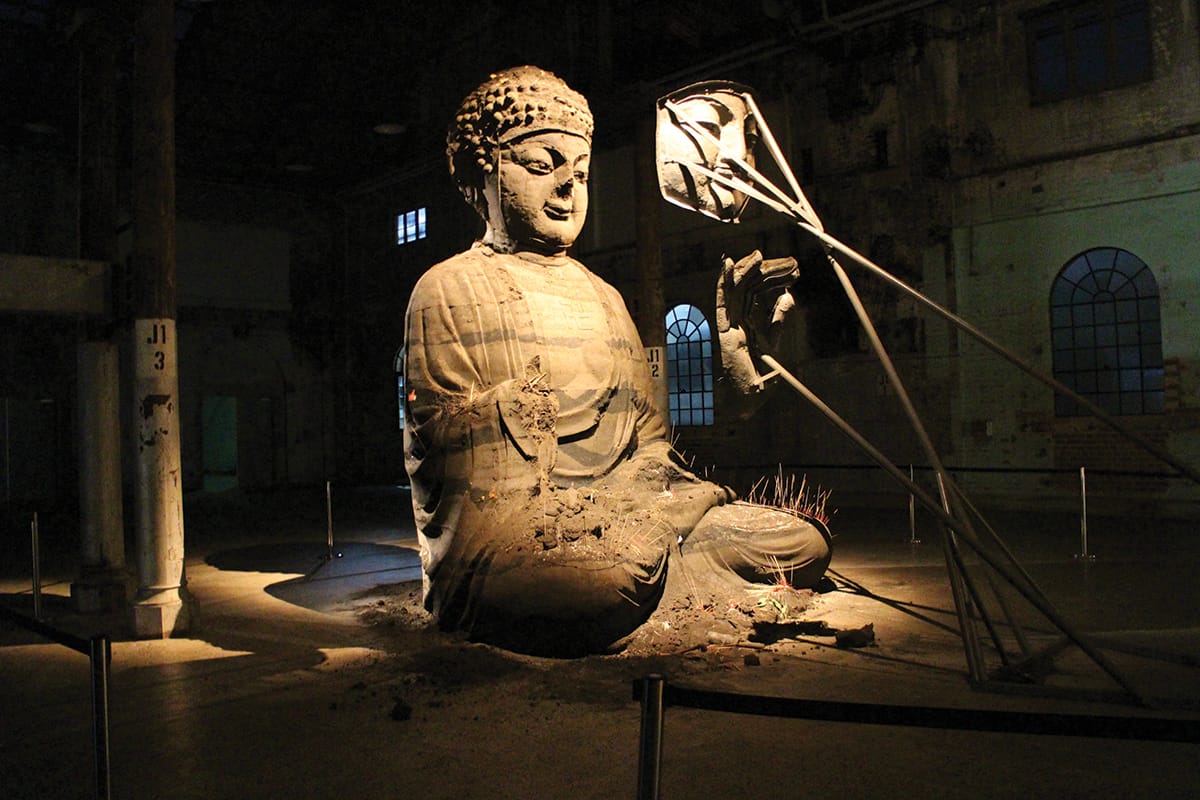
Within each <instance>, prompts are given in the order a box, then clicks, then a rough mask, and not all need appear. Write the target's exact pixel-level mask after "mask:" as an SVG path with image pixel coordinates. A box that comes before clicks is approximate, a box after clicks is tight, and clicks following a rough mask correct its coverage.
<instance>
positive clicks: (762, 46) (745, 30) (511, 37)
mask: <svg viewBox="0 0 1200 800" xmlns="http://www.w3.org/2000/svg"><path fill="white" fill-rule="evenodd" d="M135 5H136V2H135V1H134V0H120V2H116V3H111V4H98V3H95V2H92V3H87V2H78V0H77V1H76V2H65V1H62V0H58V1H56V0H0V53H3V62H2V63H3V67H4V71H5V75H4V80H3V81H2V85H0V109H3V115H2V116H3V119H2V120H0V148H3V149H2V150H0V155H3V153H4V152H5V151H9V152H11V151H13V150H14V149H20V148H33V149H38V150H44V151H52V150H58V151H59V152H61V153H65V154H68V155H69V154H71V153H73V152H74V148H75V141H76V139H75V136H76V131H75V125H76V122H75V121H76V117H77V113H76V106H77V103H78V90H77V88H76V87H77V72H78V67H77V58H76V54H75V51H74V48H73V40H72V37H73V34H74V31H75V29H76V28H77V26H78V24H79V22H78V21H79V20H80V19H81V16H80V13H81V12H80V9H81V8H84V9H86V8H87V7H88V6H95V7H97V8H105V9H109V8H116V9H117V10H116V11H115V12H113V13H114V18H115V19H116V20H117V22H116V27H117V29H118V31H119V32H120V33H119V36H120V37H121V38H120V39H119V41H121V42H122V44H121V45H119V49H120V58H121V64H122V72H121V74H122V78H121V81H122V84H121V86H120V87H119V96H120V97H122V98H124V99H123V102H125V103H126V104H127V103H128V100H127V97H128V87H127V86H126V85H125V83H126V81H127V76H128V73H129V63H130V58H131V51H132V46H131V45H130V44H129V43H130V41H131V40H132V36H131V35H130V33H129V30H130V28H129V25H128V19H129V18H130V13H131V12H130V11H128V9H129V8H130V7H133V6H135ZM900 5H908V6H911V5H912V2H911V0H909V2H907V3H905V2H904V0H898V2H893V1H892V0H882V2H875V3H862V2H852V0H844V2H842V3H841V5H837V4H836V2H835V1H834V0H830V2H829V3H827V4H825V9H826V10H825V11H822V3H820V1H819V0H763V1H762V2H747V3H741V4H739V3H735V2H729V0H721V1H719V2H718V1H716V0H692V1H691V2H684V0H640V1H639V0H600V1H599V2H577V1H576V0H553V1H551V0H523V2H520V3H516V2H510V3H506V2H499V0H466V1H465V2H453V1H451V0H440V1H439V0H431V1H430V2H420V3H418V2H379V0H375V1H374V2H356V1H355V0H294V1H293V2H283V1H282V0H208V1H202V0H177V2H176V3H175V8H176V39H177V50H176V98H175V105H176V143H177V164H178V170H179V174H180V176H181V177H183V178H187V177H189V176H192V177H194V176H203V177H205V178H210V179H216V180H223V181H231V182H238V183H247V184H254V185H264V186H272V187H278V188H286V189H290V190H295V191H302V192H319V193H337V192H342V191H346V190H350V189H353V188H354V187H356V186H361V185H363V184H364V183H368V182H372V181H375V180H378V179H380V178H382V177H385V176H387V175H389V174H392V173H396V172H400V171H404V170H407V169H411V168H412V167H413V166H415V165H420V164H422V163H427V162H428V161H429V160H430V159H436V158H440V153H441V148H442V137H443V131H444V129H445V128H444V126H445V123H446V122H447V121H448V119H449V118H450V116H451V115H452V114H453V111H454V109H455V107H456V105H457V102H458V101H459V100H460V99H461V97H462V96H463V95H464V94H465V93H466V92H468V91H469V90H470V89H471V88H473V87H474V86H475V85H476V84H477V83H478V82H479V81H480V80H482V79H483V78H485V77H486V76H487V74H488V72H489V71H493V70H495V69H499V68H503V67H507V66H512V65H515V64H518V63H533V64H537V65H539V66H542V67H545V68H547V69H551V70H553V71H555V72H557V73H559V74H560V75H562V76H563V77H564V78H566V79H567V80H568V81H569V82H570V83H572V85H574V86H575V87H576V88H578V89H580V90H581V91H583V92H584V93H585V94H587V95H588V96H589V98H590V99H591V100H592V103H593V106H594V107H595V109H596V111H597V112H598V113H597V118H598V126H597V137H598V138H602V137H604V136H605V135H606V132H607V135H611V132H612V131H614V130H616V129H618V128H619V127H620V126H621V125H623V124H625V123H626V122H628V120H629V118H630V115H631V114H632V113H633V111H634V110H636V109H638V108H641V107H642V105H643V104H644V103H646V102H647V99H652V98H653V97H654V96H656V94H655V93H656V92H657V91H658V90H664V89H669V88H674V86H676V85H682V84H683V83H686V82H689V81H691V80H695V79H700V78H707V77H726V78H732V79H742V80H744V79H745V75H744V70H745V68H746V67H747V65H758V66H759V67H761V66H762V65H763V64H768V65H769V63H770V61H771V59H772V58H774V57H777V56H779V55H780V54H781V53H783V52H786V51H787V50H788V49H790V48H794V47H795V46H796V45H797V44H798V43H799V42H801V41H812V40H813V39H814V38H819V37H820V36H821V35H824V34H826V33H828V32H830V31H832V30H835V28H834V27H833V22H835V21H837V20H851V21H853V19H858V18H863V19H865V18H866V17H865V16H863V15H864V14H865V13H866V12H877V11H878V10H880V9H883V10H885V11H886V10H887V9H888V7H892V8H895V7H897V6H900ZM518 9H519V10H518ZM822 14H827V16H825V17H823V16H822ZM828 15H832V18H831V17H830V16H828ZM844 27H845V25H844V24H843V25H842V28H844ZM739 71H740V72H739ZM647 107H648V106H647ZM122 112H123V113H124V118H127V117H128V114H127V109H122ZM380 125H388V126H391V128H390V132H383V133H381V132H379V130H377V126H380ZM606 125H607V127H606ZM384 130H388V129H384Z"/></svg>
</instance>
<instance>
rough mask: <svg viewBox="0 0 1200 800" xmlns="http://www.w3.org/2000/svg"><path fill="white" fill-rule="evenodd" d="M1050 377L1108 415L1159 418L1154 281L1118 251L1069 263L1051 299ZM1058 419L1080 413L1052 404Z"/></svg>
mask: <svg viewBox="0 0 1200 800" xmlns="http://www.w3.org/2000/svg"><path fill="white" fill-rule="evenodd" d="M1050 336H1051V341H1052V343H1053V359H1054V377H1055V378H1056V379H1057V380H1059V381H1061V382H1062V383H1064V384H1066V385H1067V386H1068V387H1069V388H1071V389H1074V390H1075V391H1076V392H1077V393H1078V394H1080V395H1082V396H1083V397H1086V398H1087V399H1088V400H1091V401H1092V402H1094V403H1096V404H1097V405H1098V406H1100V408H1102V409H1103V410H1104V411H1105V412H1107V413H1109V414H1114V415H1117V414H1161V413H1163V411H1164V410H1165V407H1164V401H1165V392H1164V390H1163V355H1162V324H1161V318H1160V314H1159V303H1158V283H1157V282H1156V281H1155V279H1154V274H1153V273H1152V272H1151V271H1150V268H1149V267H1148V266H1146V264H1145V263H1144V262H1143V261H1142V260H1141V259H1139V258H1138V257H1137V256H1135V255H1133V254H1132V253H1130V252H1127V251H1125V250H1119V249H1116V248H1112V247H1100V248H1096V249H1093V250H1088V251H1086V252H1084V253H1081V254H1080V255H1078V256H1076V257H1075V258H1074V259H1072V260H1071V261H1070V262H1069V263H1068V264H1067V265H1066V266H1065V267H1063V269H1062V271H1061V272H1060V273H1059V275H1058V278H1056V279H1055V282H1054V287H1053V289H1052V290H1051V298H1050ZM1054 410H1055V413H1056V414H1057V415H1058V416H1080V415H1083V414H1086V413H1087V412H1086V411H1085V410H1084V409H1082V408H1080V407H1079V405H1078V404H1077V403H1076V402H1075V401H1073V400H1071V399H1070V398H1067V397H1062V396H1058V397H1056V398H1055V407H1054Z"/></svg>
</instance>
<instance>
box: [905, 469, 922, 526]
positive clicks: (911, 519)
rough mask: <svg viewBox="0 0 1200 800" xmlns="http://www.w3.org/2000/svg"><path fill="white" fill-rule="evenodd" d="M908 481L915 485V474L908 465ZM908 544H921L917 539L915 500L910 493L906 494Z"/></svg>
mask: <svg viewBox="0 0 1200 800" xmlns="http://www.w3.org/2000/svg"><path fill="white" fill-rule="evenodd" d="M908 480H909V482H910V483H916V473H914V472H913V466H912V464H909V465H908ZM908 543H909V544H920V543H921V540H920V539H918V538H917V498H916V496H915V495H914V494H913V493H912V492H909V493H908Z"/></svg>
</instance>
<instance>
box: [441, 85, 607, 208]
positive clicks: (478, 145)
mask: <svg viewBox="0 0 1200 800" xmlns="http://www.w3.org/2000/svg"><path fill="white" fill-rule="evenodd" d="M539 130H556V131H566V132H567V133H574V134H578V135H579V136H582V137H584V138H585V139H587V140H588V141H589V142H590V141H591V139H592V112H591V110H590V109H589V108H588V104H587V100H586V99H585V98H584V96H583V95H581V94H580V93H579V92H577V91H575V90H574V89H572V88H571V87H570V86H567V84H566V82H565V81H563V80H562V78H559V77H558V76H557V75H555V74H554V73H552V72H547V71H546V70H544V69H539V68H538V67H531V66H524V67H513V68H512V69H506V70H504V71H503V72H497V73H494V74H493V75H491V76H490V77H489V78H488V80H487V81H485V82H484V83H482V84H481V85H480V86H479V87H478V88H477V89H475V91H473V92H471V93H470V94H469V95H467V96H466V98H464V99H463V101H462V104H461V105H460V106H459V109H458V112H457V113H456V114H455V115H454V121H453V122H451V123H450V128H449V131H448V132H447V135H446V157H447V160H448V161H449V163H450V174H451V176H452V177H453V178H454V180H455V182H456V183H457V184H458V185H459V188H461V189H462V190H463V193H464V194H466V195H467V198H468V200H470V199H471V195H470V194H469V193H468V190H473V189H474V187H476V186H478V185H479V183H480V181H481V180H482V178H483V176H484V175H486V174H487V173H489V172H491V171H492V170H493V169H494V168H495V150H496V147H497V146H498V145H499V144H500V143H502V142H504V141H506V140H507V139H511V138H513V137H515V136H519V135H521V134H523V133H530V132H533V131H539Z"/></svg>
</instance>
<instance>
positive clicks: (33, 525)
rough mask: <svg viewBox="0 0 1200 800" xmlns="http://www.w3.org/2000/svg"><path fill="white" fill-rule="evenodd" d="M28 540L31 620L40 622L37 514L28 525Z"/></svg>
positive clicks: (40, 571) (40, 578)
mask: <svg viewBox="0 0 1200 800" xmlns="http://www.w3.org/2000/svg"><path fill="white" fill-rule="evenodd" d="M29 538H30V540H31V542H32V544H33V618H34V619H36V620H38V621H41V619H42V557H41V553H40V552H39V550H40V545H39V544H38V518H37V512H36V511H35V512H33V519H32V520H31V521H30V523H29Z"/></svg>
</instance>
